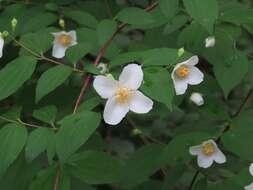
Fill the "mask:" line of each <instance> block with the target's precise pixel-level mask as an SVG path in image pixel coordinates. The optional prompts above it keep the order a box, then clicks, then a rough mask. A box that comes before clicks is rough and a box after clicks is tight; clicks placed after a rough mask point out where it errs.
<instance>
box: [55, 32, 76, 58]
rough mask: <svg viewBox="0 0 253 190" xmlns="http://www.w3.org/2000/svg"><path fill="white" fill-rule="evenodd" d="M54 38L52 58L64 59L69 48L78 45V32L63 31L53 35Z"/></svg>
mask: <svg viewBox="0 0 253 190" xmlns="http://www.w3.org/2000/svg"><path fill="white" fill-rule="evenodd" d="M52 35H53V36H54V42H53V52H52V56H53V57H55V58H63V57H64V56H65V52H66V50H67V48H69V47H71V46H74V45H76V44H77V41H76V40H77V37H76V31H74V30H72V31H69V32H65V31H61V32H56V33H52Z"/></svg>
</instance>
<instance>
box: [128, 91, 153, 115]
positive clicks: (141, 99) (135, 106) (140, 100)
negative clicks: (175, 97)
mask: <svg viewBox="0 0 253 190" xmlns="http://www.w3.org/2000/svg"><path fill="white" fill-rule="evenodd" d="M152 107H153V101H152V100H151V99H150V98H148V97H147V96H145V95H144V94H143V93H142V92H140V91H135V92H134V94H133V95H132V99H131V101H130V110H131V111H133V112H135V113H147V112H149V111H150V110H151V109H152Z"/></svg>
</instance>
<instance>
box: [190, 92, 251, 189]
mask: <svg viewBox="0 0 253 190" xmlns="http://www.w3.org/2000/svg"><path fill="white" fill-rule="evenodd" d="M252 94H253V89H251V90H250V91H249V92H248V94H247V96H246V97H245V98H244V99H243V100H242V103H241V104H240V106H239V108H238V110H237V111H236V112H235V114H234V115H232V117H233V118H234V117H237V116H238V115H240V113H241V112H242V111H243V109H244V107H245V106H246V104H247V102H248V100H249V99H250V97H251V96H252ZM228 130H229V125H226V126H225V128H224V129H223V130H222V132H221V134H220V136H219V137H218V138H217V139H216V142H217V143H219V142H220V140H221V137H222V135H223V134H224V133H226V132H227V131H228ZM199 173H200V172H199V171H196V173H195V175H194V176H193V178H192V181H191V184H190V186H189V189H188V190H192V188H193V185H194V183H195V181H196V179H197V177H198V175H199Z"/></svg>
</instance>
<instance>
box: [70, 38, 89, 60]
mask: <svg viewBox="0 0 253 190" xmlns="http://www.w3.org/2000/svg"><path fill="white" fill-rule="evenodd" d="M92 49H93V46H92V44H90V43H86V42H85V43H78V44H77V45H75V46H72V47H70V48H68V49H67V51H66V57H67V59H68V60H69V61H71V62H72V63H73V64H76V63H77V62H78V61H79V60H81V59H82V58H83V57H84V56H85V55H86V54H88V53H90V52H91V50H92Z"/></svg>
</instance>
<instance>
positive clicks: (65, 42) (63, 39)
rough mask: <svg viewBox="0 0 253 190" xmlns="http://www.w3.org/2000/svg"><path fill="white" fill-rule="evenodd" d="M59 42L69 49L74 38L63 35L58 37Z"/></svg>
mask: <svg viewBox="0 0 253 190" xmlns="http://www.w3.org/2000/svg"><path fill="white" fill-rule="evenodd" d="M58 42H59V43H60V44H61V45H63V46H65V47H67V46H69V45H70V44H71V42H72V37H71V36H70V35H67V34H62V35H60V36H59V37H58Z"/></svg>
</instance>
